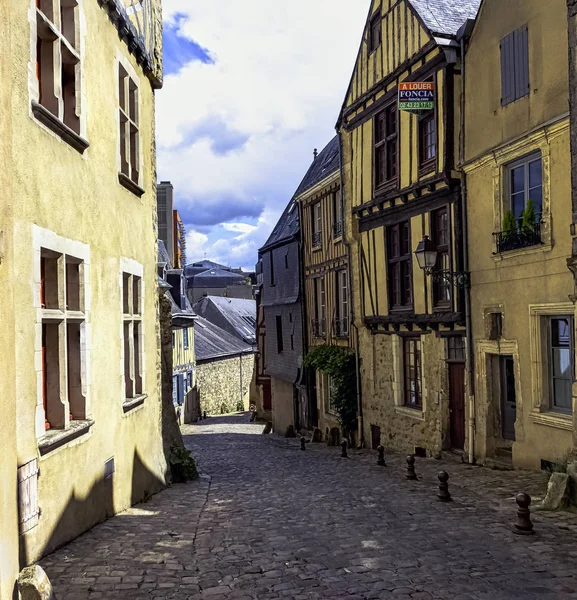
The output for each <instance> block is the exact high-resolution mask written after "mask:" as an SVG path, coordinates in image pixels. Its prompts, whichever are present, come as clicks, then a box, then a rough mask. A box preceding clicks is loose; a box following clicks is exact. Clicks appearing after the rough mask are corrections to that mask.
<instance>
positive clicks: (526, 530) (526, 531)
mask: <svg viewBox="0 0 577 600" xmlns="http://www.w3.org/2000/svg"><path fill="white" fill-rule="evenodd" d="M515 501H516V502H517V506H518V508H517V522H516V523H515V527H514V528H513V533H517V534H519V535H533V534H534V533H535V532H534V531H533V523H532V522H531V510H530V509H529V505H530V504H531V496H529V494H525V493H524V492H521V493H520V494H517V495H516V496H515Z"/></svg>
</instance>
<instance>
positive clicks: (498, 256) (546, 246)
mask: <svg viewBox="0 0 577 600" xmlns="http://www.w3.org/2000/svg"><path fill="white" fill-rule="evenodd" d="M552 249H553V245H552V244H551V243H542V244H538V245H535V246H527V247H525V248H518V249H517V250H507V251H505V252H500V253H498V252H495V253H493V260H494V261H495V262H500V261H502V260H506V259H507V258H515V257H518V256H526V255H530V254H538V253H539V252H550V251H551V250H552Z"/></svg>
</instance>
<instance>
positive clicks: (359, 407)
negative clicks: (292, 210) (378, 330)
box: [337, 125, 365, 448]
mask: <svg viewBox="0 0 577 600" xmlns="http://www.w3.org/2000/svg"><path fill="white" fill-rule="evenodd" d="M337 127H338V125H337ZM337 135H338V137H339V162H340V165H339V168H340V171H341V203H342V206H343V211H342V213H343V220H344V219H345V211H344V207H345V186H344V179H345V178H344V170H343V144H342V140H341V135H340V132H339V131H338V130H337ZM343 243H344V245H345V246H346V248H347V261H348V268H347V276H348V286H349V299H350V302H349V306H350V308H349V310H350V323H351V326H352V327H353V329H354V330H355V340H356V344H355V346H356V351H355V375H356V384H357V427H358V430H359V443H358V447H359V448H364V447H365V429H364V426H363V425H364V424H363V397H362V388H361V363H360V358H359V348H360V341H359V329H358V327H357V325H356V323H355V309H354V301H353V275H352V271H353V270H352V264H353V261H352V253H351V245H350V243H349V241H348V240H347V236H346V228H345V227H344V223H343Z"/></svg>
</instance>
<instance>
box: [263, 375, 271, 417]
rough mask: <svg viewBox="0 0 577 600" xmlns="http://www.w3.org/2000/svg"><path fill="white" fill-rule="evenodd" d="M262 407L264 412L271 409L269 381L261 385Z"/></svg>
mask: <svg viewBox="0 0 577 600" xmlns="http://www.w3.org/2000/svg"><path fill="white" fill-rule="evenodd" d="M262 407H263V409H264V410H271V408H272V394H271V390H270V379H268V380H267V381H265V382H264V383H263V384H262Z"/></svg>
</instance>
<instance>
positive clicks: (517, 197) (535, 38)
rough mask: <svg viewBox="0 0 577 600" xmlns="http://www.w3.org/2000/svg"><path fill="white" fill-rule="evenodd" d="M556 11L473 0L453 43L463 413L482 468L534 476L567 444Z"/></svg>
mask: <svg viewBox="0 0 577 600" xmlns="http://www.w3.org/2000/svg"><path fill="white" fill-rule="evenodd" d="M566 8H567V7H566V4H565V2H564V0H550V1H548V2H546V3H543V2H540V1H539V0H525V1H524V2H515V1H514V0H483V2H482V4H481V9H480V11H479V15H478V17H477V21H476V23H475V26H474V28H472V31H470V32H469V33H470V35H469V36H465V39H464V40H463V43H464V44H466V47H467V53H466V58H465V68H466V76H465V88H464V92H465V94H464V97H465V109H464V117H465V119H464V120H465V148H464V150H465V155H464V164H463V168H464V171H465V173H466V181H467V217H468V222H469V234H468V244H469V257H470V266H469V268H470V271H471V307H472V315H473V319H472V332H473V343H474V349H475V358H476V365H475V372H476V378H475V388H474V390H472V392H473V391H474V396H473V394H472V393H471V400H472V401H471V404H472V406H471V409H470V410H471V414H472V416H473V417H474V423H475V428H474V449H475V458H476V459H477V461H479V462H485V463H486V464H489V463H498V464H503V465H507V464H509V465H511V464H512V465H513V466H515V467H522V468H532V469H540V468H541V467H542V466H543V465H547V464H549V463H552V462H557V461H560V460H562V459H563V458H564V456H565V455H566V454H567V453H568V452H569V451H570V450H571V449H572V448H573V447H574V435H575V433H574V432H575V431H576V428H575V410H574V403H573V400H572V393H571V388H572V386H573V380H574V376H575V316H574V313H575V307H574V300H575V296H574V282H573V277H572V276H571V273H570V272H569V271H568V270H567V268H566V262H567V259H568V258H569V257H570V256H571V252H572V247H571V230H570V225H569V224H570V223H571V222H573V223H574V222H575V210H572V207H571V199H570V198H571V180H570V156H571V155H570V144H569V138H570V127H569V114H568V112H567V109H568V105H567V99H568V97H569V79H568V73H569V65H568V60H567V50H566V48H567V13H566ZM544 49H545V51H544ZM574 69H575V66H574V65H572V70H574ZM573 108H575V107H573ZM530 206H532V211H531V210H529V211H528V208H529V207H530ZM528 212H532V213H533V214H532V215H531V214H528ZM572 217H573V218H572ZM574 228H575V226H574V225H573V226H572V233H573V234H574V233H575V232H574Z"/></svg>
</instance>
